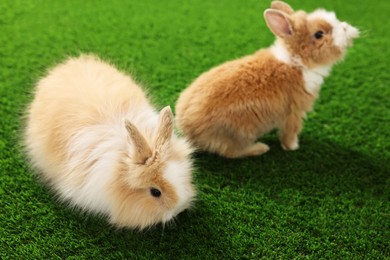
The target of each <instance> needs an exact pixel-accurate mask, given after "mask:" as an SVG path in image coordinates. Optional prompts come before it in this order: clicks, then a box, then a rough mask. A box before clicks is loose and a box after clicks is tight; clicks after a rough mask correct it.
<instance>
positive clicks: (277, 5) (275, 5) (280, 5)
mask: <svg viewBox="0 0 390 260" xmlns="http://www.w3.org/2000/svg"><path fill="white" fill-rule="evenodd" d="M271 9H276V10H279V11H282V12H285V13H286V14H293V13H294V9H292V8H291V6H290V5H288V4H287V3H285V2H282V1H272V3H271Z"/></svg>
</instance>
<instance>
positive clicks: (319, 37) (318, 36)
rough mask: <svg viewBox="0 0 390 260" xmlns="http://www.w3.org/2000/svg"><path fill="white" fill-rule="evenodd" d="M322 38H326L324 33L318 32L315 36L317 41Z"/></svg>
mask: <svg viewBox="0 0 390 260" xmlns="http://www.w3.org/2000/svg"><path fill="white" fill-rule="evenodd" d="M322 36H324V32H323V31H318V32H316V33H315V34H314V37H315V38H316V39H321V38H322Z"/></svg>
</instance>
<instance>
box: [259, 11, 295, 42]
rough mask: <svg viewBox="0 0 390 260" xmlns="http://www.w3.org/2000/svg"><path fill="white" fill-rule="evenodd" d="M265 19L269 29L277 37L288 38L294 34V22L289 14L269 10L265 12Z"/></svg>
mask: <svg viewBox="0 0 390 260" xmlns="http://www.w3.org/2000/svg"><path fill="white" fill-rule="evenodd" d="M264 18H265V21H266V22H267V25H268V27H269V28H270V30H271V31H272V32H273V33H274V34H275V35H276V36H279V37H281V38H286V37H288V36H291V35H292V34H293V29H292V22H291V19H290V17H289V15H288V14H286V13H284V12H281V11H278V10H273V9H267V10H265V12H264Z"/></svg>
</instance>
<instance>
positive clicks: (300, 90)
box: [176, 1, 359, 158]
mask: <svg viewBox="0 0 390 260" xmlns="http://www.w3.org/2000/svg"><path fill="white" fill-rule="evenodd" d="M264 18H265V20H266V22H267V25H268V27H269V29H270V30H271V31H272V32H273V33H274V34H275V35H276V37H277V39H276V41H275V43H274V44H273V45H272V46H271V47H270V48H267V49H261V50H259V51H258V52H256V53H254V54H253V55H249V56H246V57H243V58H240V59H238V60H233V61H229V62H226V63H224V64H222V65H220V66H217V67H215V68H212V69H211V70H209V71H207V72H205V73H203V74H202V75H200V76H199V77H198V78H197V79H196V80H195V81H194V82H193V83H192V84H191V85H190V86H189V87H188V88H187V89H185V90H184V91H183V92H182V93H181V95H180V97H179V99H178V101H177V104H176V118H177V124H178V127H179V128H180V129H181V131H182V132H183V133H184V134H185V135H186V136H188V137H189V139H190V140H191V141H192V142H193V144H194V145H195V146H196V147H198V148H199V149H202V150H207V151H210V152H215V153H218V154H220V155H221V156H225V157H229V158H238V157H246V156H256V155H261V154H263V153H265V152H267V151H268V150H269V147H268V146H267V145H266V144H263V143H261V142H256V140H257V138H259V137H261V136H262V135H264V134H265V133H267V132H270V131H271V130H273V129H278V130H279V136H280V141H281V144H282V147H283V148H284V149H285V150H295V149H297V148H298V134H299V132H300V131H301V128H302V118H304V117H305V115H306V113H307V112H309V111H310V110H311V109H312V106H313V103H314V101H315V100H316V98H317V97H318V93H319V91H320V87H321V84H322V83H323V81H324V78H325V77H326V76H328V74H329V72H330V70H331V67H332V65H334V64H335V63H336V62H337V61H340V60H342V59H343V57H344V54H345V52H346V50H347V47H349V46H350V45H351V44H352V39H353V38H357V37H358V36H359V31H358V29H356V28H354V27H352V26H351V25H349V24H347V23H346V22H340V21H339V20H338V19H337V18H336V15H335V13H334V12H328V11H325V10H323V9H318V10H315V11H314V12H312V13H309V14H308V13H306V12H304V11H296V12H295V11H294V10H293V9H292V8H291V7H290V6H289V5H288V4H286V3H284V2H281V1H274V2H272V4H271V8H270V9H267V10H266V11H265V12H264Z"/></svg>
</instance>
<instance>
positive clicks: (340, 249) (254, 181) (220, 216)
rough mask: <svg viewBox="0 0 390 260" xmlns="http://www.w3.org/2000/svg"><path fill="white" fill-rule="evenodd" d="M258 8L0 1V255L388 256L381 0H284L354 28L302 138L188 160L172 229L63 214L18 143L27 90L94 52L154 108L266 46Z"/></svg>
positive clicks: (386, 57)
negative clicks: (191, 202)
mask: <svg viewBox="0 0 390 260" xmlns="http://www.w3.org/2000/svg"><path fill="white" fill-rule="evenodd" d="M269 3H270V1H269V0H267V1H266V0H262V1H257V0H251V1H240V0H231V1H220V0H207V1H203V0H188V1H176V0H143V1H138V0H133V1H120V0H111V1H90V0H87V1H81V0H80V1H76V0H67V1H44V0H34V1H20V0H16V1H14V0H3V1H0V126H1V127H0V151H1V153H0V174H1V175H0V258H2V259H7V258H9V259H30V258H31V259H32V258H34V259H40V258H53V259H56V258H70V259H72V258H73V259H74V258H86V259H98V258H135V257H139V258H169V259H188V258H203V259H207V258H220V259H225V258H261V257H265V258H276V257H281V258H286V259H289V258H305V257H309V258H313V259H317V258H332V259H345V258H353V259H359V258H376V259H381V258H382V259H385V258H387V259H388V258H390V249H389V246H390V245H389V241H390V215H389V214H390V203H389V198H390V194H389V190H390V181H389V175H390V165H389V161H390V160H389V159H390V140H389V138H390V107H389V106H390V102H389V101H390V86H389V85H390V84H389V82H390V76H389V75H390V74H389V67H390V48H389V46H390V38H389V36H388V34H389V31H390V26H389V24H390V23H389V22H388V15H389V14H388V12H389V10H390V2H388V1H385V0H381V1H369V0H360V1H358V0H348V1H337V0H328V1H310V0H299V1H298V0H291V1H289V3H290V4H291V5H292V6H293V7H295V8H302V9H306V10H313V9H315V8H316V7H319V6H321V7H325V8H327V9H330V10H336V11H337V14H338V17H339V18H340V19H345V20H347V21H349V22H350V23H351V24H353V25H355V26H357V27H359V28H360V29H361V30H362V31H363V37H362V38H361V39H358V40H356V41H355V45H354V47H353V48H352V49H350V51H349V53H348V55H347V58H346V60H345V61H344V62H343V63H340V64H338V65H337V66H335V67H334V69H333V71H332V73H331V75H330V77H329V78H327V79H326V82H325V84H324V85H323V88H322V91H321V95H320V99H319V100H318V101H317V103H316V105H315V111H314V112H312V113H311V114H309V116H308V119H307V121H306V122H305V127H304V130H303V132H302V135H301V148H300V149H299V150H298V151H295V152H285V151H283V150H282V149H281V148H280V145H279V142H278V140H277V135H276V134H275V133H271V134H269V135H267V136H266V137H265V138H264V140H265V142H266V143H268V144H270V146H271V150H270V151H269V152H268V153H267V154H265V155H263V156H261V157H257V158H249V159H242V160H228V159H223V158H221V157H218V156H216V155H211V154H207V153H197V154H195V155H194V159H195V163H196V170H195V172H194V174H195V177H196V179H195V182H196V185H197V188H198V191H199V194H198V199H197V202H196V206H195V207H194V208H193V209H192V210H191V211H187V212H184V213H182V214H180V215H179V216H178V218H177V220H176V222H175V223H174V224H171V225H169V226H166V227H165V228H163V227H162V226H157V227H155V228H152V229H150V230H148V231H145V232H134V231H131V230H126V229H124V230H117V229H115V228H113V227H111V226H109V225H108V224H107V222H106V221H105V219H104V218H100V217H97V216H90V215H85V214H82V213H80V212H78V211H74V210H71V209H68V208H67V207H65V206H64V205H63V204H60V203H58V202H57V201H56V199H55V198H54V197H53V194H52V193H50V192H48V190H47V189H46V188H45V187H44V186H43V185H42V184H41V183H39V182H38V181H37V180H36V178H35V177H34V176H33V174H32V170H31V169H30V167H29V165H28V164H27V162H26V160H25V157H24V155H23V153H22V150H21V148H20V145H19V141H20V133H21V127H22V125H23V120H22V115H23V111H24V109H25V106H26V105H27V104H28V102H30V101H31V99H32V95H31V91H32V89H33V87H34V84H35V82H36V81H37V80H38V79H39V78H40V77H42V76H43V75H45V71H46V69H47V68H48V67H51V66H53V65H54V64H56V63H58V62H60V61H61V60H63V59H64V58H66V57H67V56H69V55H78V54H79V53H84V52H87V53H95V54H98V55H99V56H100V57H102V58H103V59H106V60H109V61H111V62H112V63H114V64H115V65H117V66H118V67H119V68H120V69H122V70H123V71H126V72H128V73H132V74H133V75H135V77H136V78H137V80H138V81H139V82H142V83H143V84H144V85H145V86H147V87H148V89H149V91H150V93H151V95H152V96H153V99H154V103H155V104H156V105H157V106H158V107H160V108H161V107H163V106H165V105H167V104H170V105H171V106H172V107H174V104H175V101H176V99H177V97H178V95H179V93H180V91H181V90H182V89H184V88H185V87H186V86H188V84H189V83H190V82H191V81H192V80H193V79H194V78H196V77H197V76H198V75H199V74H200V73H201V72H203V71H205V70H207V69H209V68H210V67H212V66H214V65H217V64H220V63H222V62H224V61H227V60H230V59H234V58H238V57H240V56H243V55H245V54H249V53H253V52H254V51H256V50H257V49H259V48H261V47H266V46H268V45H270V44H271V43H272V42H273V40H274V37H273V35H272V34H271V33H270V32H269V30H268V29H267V28H266V25H265V22H264V20H263V18H262V13H263V11H264V9H265V8H266V7H267V6H269Z"/></svg>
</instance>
